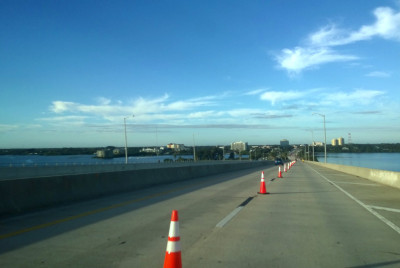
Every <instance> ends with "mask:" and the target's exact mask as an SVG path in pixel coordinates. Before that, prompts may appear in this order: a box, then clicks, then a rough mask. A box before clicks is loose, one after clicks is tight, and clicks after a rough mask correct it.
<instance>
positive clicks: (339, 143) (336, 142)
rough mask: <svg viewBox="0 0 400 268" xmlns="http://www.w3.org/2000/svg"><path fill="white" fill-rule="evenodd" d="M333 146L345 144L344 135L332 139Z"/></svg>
mask: <svg viewBox="0 0 400 268" xmlns="http://www.w3.org/2000/svg"><path fill="white" fill-rule="evenodd" d="M331 143H332V146H338V145H339V146H343V145H344V139H343V138H342V137H340V138H337V139H332V141H331Z"/></svg>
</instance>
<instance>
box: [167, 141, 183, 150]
mask: <svg viewBox="0 0 400 268" xmlns="http://www.w3.org/2000/svg"><path fill="white" fill-rule="evenodd" d="M167 148H168V149H172V150H174V151H184V150H186V147H185V145H183V144H176V143H169V144H167Z"/></svg>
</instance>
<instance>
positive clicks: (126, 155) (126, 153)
mask: <svg viewBox="0 0 400 268" xmlns="http://www.w3.org/2000/svg"><path fill="white" fill-rule="evenodd" d="M132 117H135V116H134V115H132ZM127 118H128V117H124V127H125V164H128V139H127V137H126V119H127Z"/></svg>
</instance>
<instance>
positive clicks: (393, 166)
mask: <svg viewBox="0 0 400 268" xmlns="http://www.w3.org/2000/svg"><path fill="white" fill-rule="evenodd" d="M316 156H317V158H318V161H319V162H321V163H323V162H324V154H323V153H322V154H320V153H319V154H316ZM326 162H327V163H331V164H338V165H345V166H356V167H365V168H373V169H381V170H389V171H396V172H400V153H328V154H327V156H326Z"/></svg>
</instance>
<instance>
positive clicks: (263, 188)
mask: <svg viewBox="0 0 400 268" xmlns="http://www.w3.org/2000/svg"><path fill="white" fill-rule="evenodd" d="M258 193H259V194H269V193H267V187H266V186H265V180H264V171H262V172H261V183H260V191H259V192H258Z"/></svg>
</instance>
